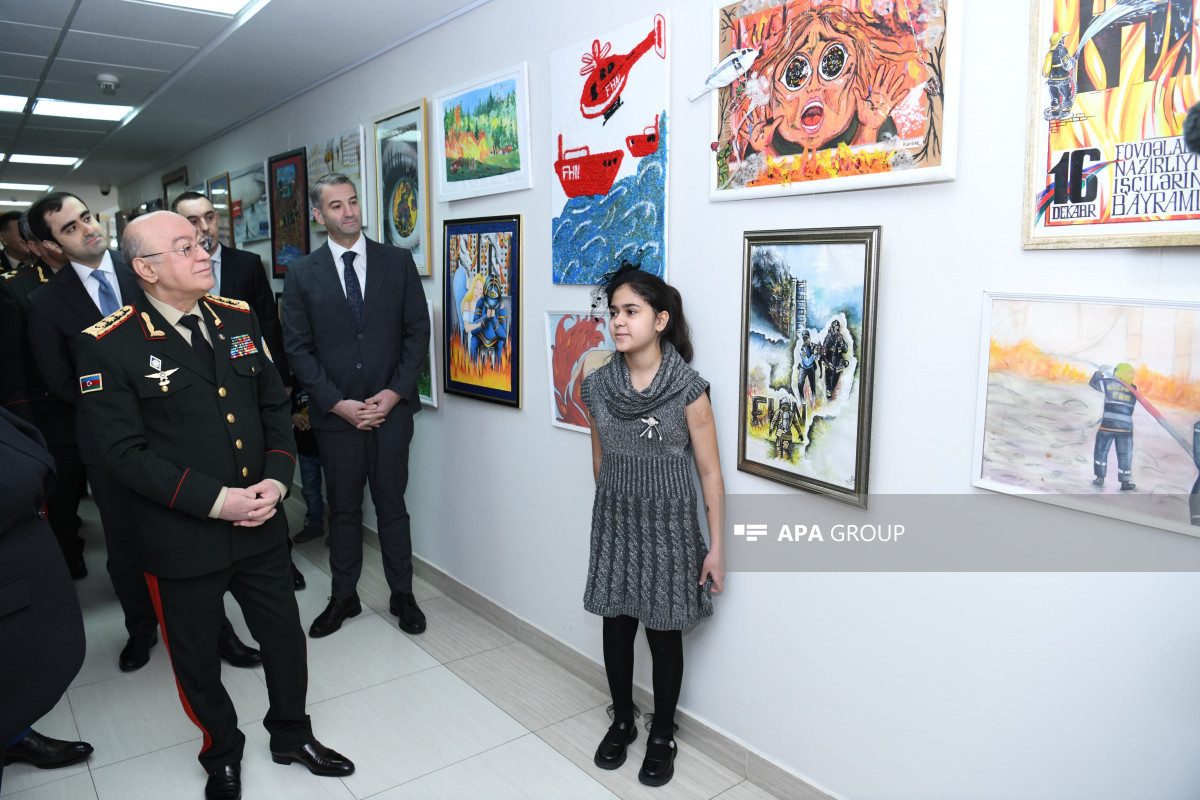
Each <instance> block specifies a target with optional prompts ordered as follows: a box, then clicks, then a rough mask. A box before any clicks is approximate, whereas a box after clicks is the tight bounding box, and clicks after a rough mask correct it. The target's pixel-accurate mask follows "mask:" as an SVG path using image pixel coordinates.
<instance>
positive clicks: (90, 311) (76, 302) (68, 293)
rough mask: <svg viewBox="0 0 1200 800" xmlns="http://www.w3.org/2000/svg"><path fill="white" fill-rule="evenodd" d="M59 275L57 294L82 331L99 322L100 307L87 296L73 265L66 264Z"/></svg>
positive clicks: (100, 317)
mask: <svg viewBox="0 0 1200 800" xmlns="http://www.w3.org/2000/svg"><path fill="white" fill-rule="evenodd" d="M59 274H60V275H62V278H61V279H60V281H59V286H58V290H59V294H61V295H62V299H63V301H64V302H65V303H66V304H67V305H68V306H69V307H70V308H71V310H72V311H74V312H75V313H76V314H77V315H78V316H79V319H80V320H82V321H83V324H82V325H80V326H79V329H80V330H83V329H84V328H86V327H87V326H88V325H94V324H95V323H97V322H99V321H100V320H101V319H102V318H103V317H104V315H103V314H101V313H100V307H99V306H97V305H96V302H95V301H94V300H92V296H91V295H89V294H88V292H87V289H85V288H84V286H83V281H81V280H79V274H78V273H77V272H75V265H73V264H67V265H66V266H65V267H63V268H62V269H61V270H59Z"/></svg>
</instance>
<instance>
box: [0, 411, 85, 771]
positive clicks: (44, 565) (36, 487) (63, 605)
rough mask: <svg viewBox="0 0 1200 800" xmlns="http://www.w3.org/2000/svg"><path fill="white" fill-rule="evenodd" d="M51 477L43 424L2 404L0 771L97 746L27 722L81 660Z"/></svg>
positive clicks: (79, 622) (51, 702)
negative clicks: (51, 505)
mask: <svg viewBox="0 0 1200 800" xmlns="http://www.w3.org/2000/svg"><path fill="white" fill-rule="evenodd" d="M53 482H54V461H53V459H52V458H51V457H50V453H49V452H48V451H47V450H46V448H45V447H43V446H42V443H41V436H40V435H39V434H38V432H37V429H35V428H34V427H33V426H32V425H30V424H29V423H27V422H24V421H23V420H20V419H18V418H17V417H16V416H14V415H12V414H10V413H8V412H5V411H0V486H3V487H4V491H3V492H0V587H4V590H3V591H0V653H2V654H3V655H0V773H2V772H3V769H4V767H5V766H6V765H8V764H11V763H13V762H16V761H20V762H25V763H29V764H32V765H33V766H35V767H41V768H49V767H62V766H66V765H67V764H73V763H75V762H77V761H81V760H83V759H85V758H87V757H88V755H90V754H91V752H92V746H91V745H90V744H88V743H87V742H64V741H60V740H58V739H50V738H48V737H45V736H42V735H41V734H39V733H38V732H37V731H35V730H33V729H32V728H30V727H29V725H30V724H31V723H33V722H35V721H37V720H38V719H40V718H41V717H42V716H44V715H45V714H46V713H47V712H48V711H50V709H52V708H53V707H54V706H55V704H57V703H58V701H59V699H60V698H61V697H62V694H63V692H64V691H66V688H67V685H68V684H69V683H70V682H71V680H72V679H73V678H74V677H75V675H76V674H77V673H78V672H79V667H80V665H82V664H83V650H84V637H83V616H82V615H81V614H80V611H79V598H78V597H76V595H75V590H74V588H73V587H72V586H71V581H70V579H69V578H68V577H67V571H66V569H65V568H64V567H63V564H62V560H61V559H60V558H59V555H58V548H57V547H55V546H54V543H53V540H52V537H51V533H50V530H49V528H48V527H47V525H46V522H45V515H44V514H43V513H42V502H43V500H44V499H45V496H46V491H47V489H48V488H49V486H50V485H51V484H52V483H53ZM6 746H7V750H6Z"/></svg>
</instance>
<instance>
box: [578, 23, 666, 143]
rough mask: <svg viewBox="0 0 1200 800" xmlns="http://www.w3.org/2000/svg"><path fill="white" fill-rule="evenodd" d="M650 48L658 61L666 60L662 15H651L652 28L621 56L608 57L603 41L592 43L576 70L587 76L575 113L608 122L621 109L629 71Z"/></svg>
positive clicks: (608, 48)
mask: <svg viewBox="0 0 1200 800" xmlns="http://www.w3.org/2000/svg"><path fill="white" fill-rule="evenodd" d="M651 47H653V48H654V52H655V53H657V54H658V57H659V58H663V59H665V58H666V57H667V20H666V18H665V17H663V15H662V14H655V15H654V29H653V30H651V31H650V33H649V34H648V35H647V36H646V38H645V39H643V40H642V41H641V42H640V43H639V44H638V46H637V47H635V48H633V51H632V52H630V53H626V54H625V55H609V52H610V51H611V50H612V43H611V42H605V44H604V47H601V46H600V40H599V39H593V40H592V52H591V53H584V54H583V57H582V60H583V69H581V70H579V74H580V75H583V76H584V77H588V76H591V77H588V80H587V82H586V83H585V84H584V85H583V95H582V96H581V97H580V98H579V111H580V112H581V113H582V114H583V116H584V117H586V118H588V119H593V118H595V117H599V116H601V115H603V116H604V121H605V122H608V118H609V117H611V116H612V115H613V113H614V112H616V110H617V109H618V108H620V107H621V91H622V90H623V89H624V88H625V83H626V81H628V80H629V71H630V70H631V69H633V65H634V64H636V63H637V62H638V60H639V59H640V58H641V57H642V56H644V55H646V53H648V52H650V48H651Z"/></svg>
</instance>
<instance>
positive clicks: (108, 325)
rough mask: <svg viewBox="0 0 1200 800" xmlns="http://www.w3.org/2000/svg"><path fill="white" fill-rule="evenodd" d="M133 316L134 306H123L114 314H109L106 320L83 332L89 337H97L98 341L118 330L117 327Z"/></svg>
mask: <svg viewBox="0 0 1200 800" xmlns="http://www.w3.org/2000/svg"><path fill="white" fill-rule="evenodd" d="M132 316H133V306H121V307H120V308H118V309H117V310H116V311H114V312H113V313H111V314H109V315H108V316H107V317H105V318H104V319H102V320H100V321H99V322H97V323H96V324H95V325H93V326H92V327H90V328H84V329H83V332H84V333H86V334H87V335H89V336H95V337H96V338H97V339H99V338H101V337H102V336H104V335H105V334H106V333H109V332H110V331H113V330H116V328H117V326H118V325H120V324H121V323H122V322H124V321H125V320H127V319H129V318H130V317H132Z"/></svg>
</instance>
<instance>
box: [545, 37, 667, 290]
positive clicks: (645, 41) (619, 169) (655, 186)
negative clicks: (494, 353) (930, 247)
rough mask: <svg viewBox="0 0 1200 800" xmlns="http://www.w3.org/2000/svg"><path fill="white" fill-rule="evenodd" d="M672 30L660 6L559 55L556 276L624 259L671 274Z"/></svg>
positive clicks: (554, 112) (588, 272) (599, 269)
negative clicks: (669, 45)
mask: <svg viewBox="0 0 1200 800" xmlns="http://www.w3.org/2000/svg"><path fill="white" fill-rule="evenodd" d="M668 33H669V30H668V27H667V17H666V15H664V14H655V15H653V16H649V17H645V18H643V19H641V20H639V21H637V22H632V23H630V24H628V25H625V26H622V27H620V28H617V29H615V30H610V31H605V32H604V33H602V34H600V35H598V36H589V37H587V38H586V39H582V40H580V41H578V42H576V43H575V44H572V45H569V46H567V47H563V48H560V49H558V50H555V51H554V52H553V53H551V54H550V130H551V136H552V137H553V141H555V142H556V143H557V148H556V152H555V153H552V154H550V156H549V157H548V158H545V160H547V161H550V162H552V163H553V165H554V176H555V180H554V182H553V185H552V186H551V187H550V197H551V200H550V204H551V214H552V218H551V220H550V240H551V258H552V270H551V274H552V275H553V276H554V282H555V283H575V284H588V285H595V284H597V283H599V282H600V278H601V277H602V276H603V275H604V274H605V273H607V272H611V271H612V270H614V269H616V268H617V267H618V266H619V265H620V264H621V262H622V261H629V262H630V263H635V264H638V265H639V266H641V268H642V269H643V270H645V271H646V272H649V273H651V274H653V275H658V276H659V277H665V276H666V265H667V160H668V147H667V128H668V123H669V119H668V113H667V112H668V99H669V97H670V92H669V91H668V90H669V88H670V81H669V79H668V78H669V75H670V61H669V60H668V52H667V39H668Z"/></svg>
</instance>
